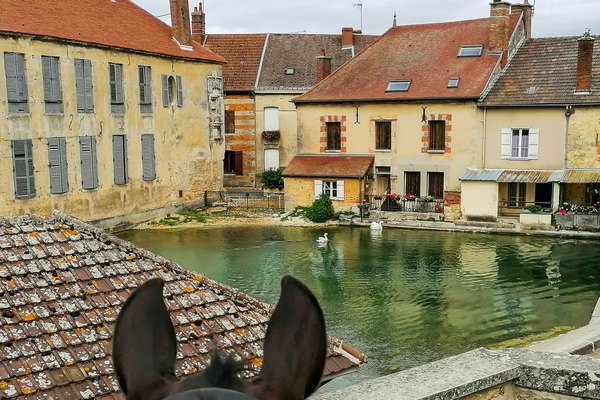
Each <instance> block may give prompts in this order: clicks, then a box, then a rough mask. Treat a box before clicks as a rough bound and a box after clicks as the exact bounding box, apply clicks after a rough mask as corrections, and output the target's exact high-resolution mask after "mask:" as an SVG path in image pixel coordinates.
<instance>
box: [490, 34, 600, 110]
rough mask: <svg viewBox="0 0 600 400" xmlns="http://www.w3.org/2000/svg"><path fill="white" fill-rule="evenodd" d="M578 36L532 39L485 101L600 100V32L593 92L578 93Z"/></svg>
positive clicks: (494, 103)
mask: <svg viewBox="0 0 600 400" xmlns="http://www.w3.org/2000/svg"><path fill="white" fill-rule="evenodd" d="M577 53H578V43H577V38H576V37H560V38H541V39H530V40H528V41H527V42H526V43H525V44H524V45H523V46H522V47H521V48H520V49H519V51H518V52H517V54H516V55H515V56H514V57H513V59H512V60H511V62H510V65H509V66H508V68H507V70H506V71H505V72H504V74H503V75H502V76H501V77H500V79H498V81H497V82H496V83H495V84H494V87H493V88H492V90H491V91H490V92H489V93H488V95H487V96H486V98H485V99H484V100H483V102H482V103H481V104H482V105H485V106H500V105H552V104H555V105H565V104H585V103H600V36H596V42H595V45H594V55H593V66H592V93H591V94H590V95H575V94H574V92H575V89H576V86H577Z"/></svg>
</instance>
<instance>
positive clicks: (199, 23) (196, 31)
mask: <svg viewBox="0 0 600 400" xmlns="http://www.w3.org/2000/svg"><path fill="white" fill-rule="evenodd" d="M205 36H206V14H204V7H203V4H202V3H199V4H198V7H194V11H192V39H194V40H195V41H196V42H198V43H200V44H204V37H205Z"/></svg>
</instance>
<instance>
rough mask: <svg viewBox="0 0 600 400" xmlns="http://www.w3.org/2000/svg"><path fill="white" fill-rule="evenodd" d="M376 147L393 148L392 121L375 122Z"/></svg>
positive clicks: (377, 148)
mask: <svg viewBox="0 0 600 400" xmlns="http://www.w3.org/2000/svg"><path fill="white" fill-rule="evenodd" d="M375 135H376V137H375V149H376V150H391V149H392V123H391V122H390V121H377V122H375Z"/></svg>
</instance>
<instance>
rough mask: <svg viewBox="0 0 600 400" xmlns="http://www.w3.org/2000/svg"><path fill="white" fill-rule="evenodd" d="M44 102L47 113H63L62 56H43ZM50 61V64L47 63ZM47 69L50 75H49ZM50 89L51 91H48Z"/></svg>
mask: <svg viewBox="0 0 600 400" xmlns="http://www.w3.org/2000/svg"><path fill="white" fill-rule="evenodd" d="M41 63H42V81H43V86H44V104H45V111H46V113H47V114H63V113H64V106H63V93H62V82H61V74H60V57H57V56H46V55H42V56H41ZM46 63H48V65H46ZM46 69H49V70H50V71H49V72H48V73H49V74H50V75H47V72H46ZM48 90H49V91H48Z"/></svg>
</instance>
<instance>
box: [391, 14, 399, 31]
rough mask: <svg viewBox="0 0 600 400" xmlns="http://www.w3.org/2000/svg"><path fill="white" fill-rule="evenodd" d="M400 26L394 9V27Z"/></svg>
mask: <svg viewBox="0 0 600 400" xmlns="http://www.w3.org/2000/svg"><path fill="white" fill-rule="evenodd" d="M397 26H398V23H397V21H396V11H394V23H393V24H392V28H395V27H397Z"/></svg>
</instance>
